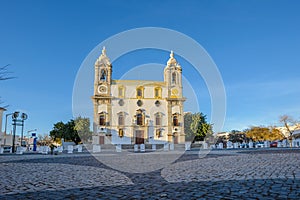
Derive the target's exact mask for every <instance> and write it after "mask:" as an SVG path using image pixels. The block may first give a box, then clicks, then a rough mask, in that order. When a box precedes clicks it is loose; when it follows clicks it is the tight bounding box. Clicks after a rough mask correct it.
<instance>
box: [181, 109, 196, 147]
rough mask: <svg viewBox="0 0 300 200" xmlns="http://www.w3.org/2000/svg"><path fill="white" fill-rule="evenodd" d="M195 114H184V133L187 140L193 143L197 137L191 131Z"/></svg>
mask: <svg viewBox="0 0 300 200" xmlns="http://www.w3.org/2000/svg"><path fill="white" fill-rule="evenodd" d="M192 116H193V114H192V113H191V112H187V113H185V114H184V117H183V118H184V133H185V140H186V141H192V140H193V139H194V137H195V134H194V133H193V131H192V130H191V124H192V122H193V119H192Z"/></svg>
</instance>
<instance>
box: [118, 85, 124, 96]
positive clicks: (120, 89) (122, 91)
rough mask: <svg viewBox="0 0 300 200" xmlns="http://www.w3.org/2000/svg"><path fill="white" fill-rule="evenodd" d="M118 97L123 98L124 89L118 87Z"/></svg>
mask: <svg viewBox="0 0 300 200" xmlns="http://www.w3.org/2000/svg"><path fill="white" fill-rule="evenodd" d="M119 97H124V88H123V87H119Z"/></svg>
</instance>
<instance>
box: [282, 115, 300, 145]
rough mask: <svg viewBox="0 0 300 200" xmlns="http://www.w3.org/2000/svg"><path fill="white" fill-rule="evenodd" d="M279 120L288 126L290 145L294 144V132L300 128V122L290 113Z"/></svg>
mask: <svg viewBox="0 0 300 200" xmlns="http://www.w3.org/2000/svg"><path fill="white" fill-rule="evenodd" d="M279 121H280V122H281V123H283V126H284V127H285V128H286V130H287V132H288V134H289V135H288V140H289V143H290V145H292V139H293V132H294V131H295V130H297V129H299V128H300V124H299V123H298V122H297V121H296V120H294V119H293V118H292V117H291V116H289V115H282V116H280V117H279Z"/></svg>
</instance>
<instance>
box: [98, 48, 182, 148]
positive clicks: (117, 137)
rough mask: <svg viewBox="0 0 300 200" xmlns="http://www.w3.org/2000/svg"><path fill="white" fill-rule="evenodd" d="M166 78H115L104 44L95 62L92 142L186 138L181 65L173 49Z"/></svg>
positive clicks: (175, 141) (158, 142)
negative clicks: (151, 79) (157, 79)
mask: <svg viewBox="0 0 300 200" xmlns="http://www.w3.org/2000/svg"><path fill="white" fill-rule="evenodd" d="M162 73H164V81H146V80H113V79H112V64H111V62H110V59H109V58H108V56H107V55H106V50H105V48H103V50H102V54H101V55H100V56H99V58H98V59H97V60H96V62H95V80H94V95H93V96H92V101H93V106H94V126H93V129H94V134H93V144H160V143H166V142H169V143H174V144H180V143H184V142H185V134H184V118H183V114H184V113H183V103H184V101H185V98H184V97H183V95H182V89H183V88H182V68H181V66H180V65H179V63H178V62H177V61H176V59H175V58H174V53H173V52H171V54H170V58H169V60H168V62H167V65H166V67H165V69H164V71H163V72H162Z"/></svg>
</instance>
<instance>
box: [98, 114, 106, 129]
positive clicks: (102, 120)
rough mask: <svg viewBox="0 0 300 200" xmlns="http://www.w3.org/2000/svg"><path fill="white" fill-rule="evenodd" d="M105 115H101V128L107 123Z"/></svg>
mask: <svg viewBox="0 0 300 200" xmlns="http://www.w3.org/2000/svg"><path fill="white" fill-rule="evenodd" d="M105 121H106V120H105V113H101V114H100V117H99V125H100V126H105V125H106V123H105Z"/></svg>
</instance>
